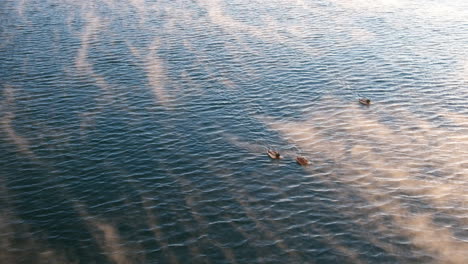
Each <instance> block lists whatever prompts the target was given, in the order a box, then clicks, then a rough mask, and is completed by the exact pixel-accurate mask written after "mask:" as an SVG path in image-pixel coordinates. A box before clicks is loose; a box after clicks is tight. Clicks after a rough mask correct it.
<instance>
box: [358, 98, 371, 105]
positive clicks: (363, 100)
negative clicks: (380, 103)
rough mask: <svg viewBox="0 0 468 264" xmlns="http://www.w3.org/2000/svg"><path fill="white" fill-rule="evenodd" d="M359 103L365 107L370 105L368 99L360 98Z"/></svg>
mask: <svg viewBox="0 0 468 264" xmlns="http://www.w3.org/2000/svg"><path fill="white" fill-rule="evenodd" d="M359 103H361V104H363V105H370V100H369V99H367V98H360V99H359Z"/></svg>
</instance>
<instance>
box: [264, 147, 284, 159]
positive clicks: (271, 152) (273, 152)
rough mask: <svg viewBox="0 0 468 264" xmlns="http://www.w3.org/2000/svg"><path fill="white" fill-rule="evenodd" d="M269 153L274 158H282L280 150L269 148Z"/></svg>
mask: <svg viewBox="0 0 468 264" xmlns="http://www.w3.org/2000/svg"><path fill="white" fill-rule="evenodd" d="M267 154H268V156H269V157H270V158H272V159H281V156H280V154H279V152H278V151H275V150H271V149H269V150H268V152H267Z"/></svg>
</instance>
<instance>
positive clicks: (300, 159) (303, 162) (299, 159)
mask: <svg viewBox="0 0 468 264" xmlns="http://www.w3.org/2000/svg"><path fill="white" fill-rule="evenodd" d="M296 161H297V163H298V164H299V165H301V166H307V165H309V160H307V159H306V158H304V157H297V158H296Z"/></svg>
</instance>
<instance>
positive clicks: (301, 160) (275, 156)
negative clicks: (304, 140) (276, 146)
mask: <svg viewBox="0 0 468 264" xmlns="http://www.w3.org/2000/svg"><path fill="white" fill-rule="evenodd" d="M267 154H268V156H269V157H270V158H272V159H281V158H282V157H281V155H280V154H279V152H278V151H275V150H271V149H269V150H268V152H267ZM296 162H297V163H298V164H299V165H301V166H307V165H309V160H307V159H306V158H304V157H301V156H299V157H296Z"/></svg>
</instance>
